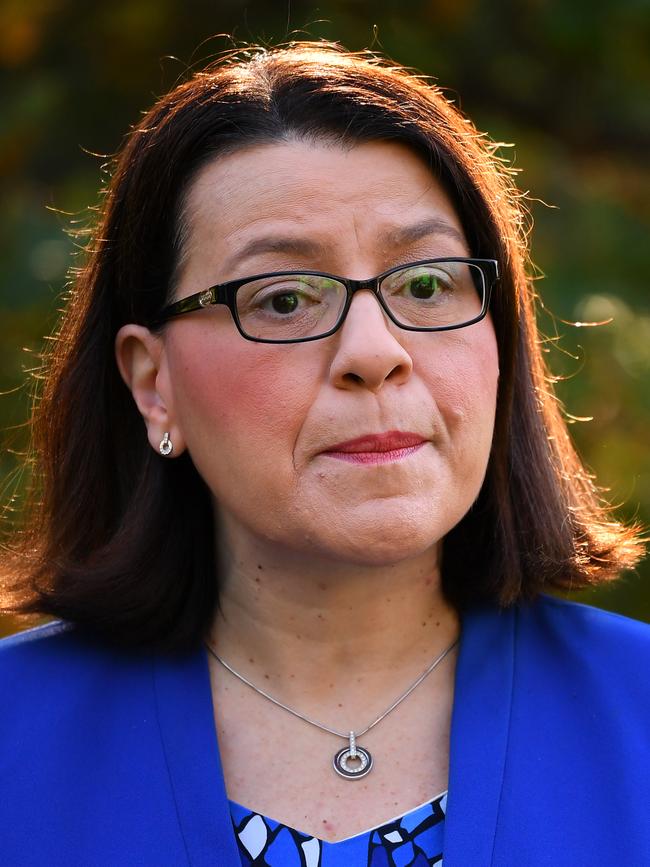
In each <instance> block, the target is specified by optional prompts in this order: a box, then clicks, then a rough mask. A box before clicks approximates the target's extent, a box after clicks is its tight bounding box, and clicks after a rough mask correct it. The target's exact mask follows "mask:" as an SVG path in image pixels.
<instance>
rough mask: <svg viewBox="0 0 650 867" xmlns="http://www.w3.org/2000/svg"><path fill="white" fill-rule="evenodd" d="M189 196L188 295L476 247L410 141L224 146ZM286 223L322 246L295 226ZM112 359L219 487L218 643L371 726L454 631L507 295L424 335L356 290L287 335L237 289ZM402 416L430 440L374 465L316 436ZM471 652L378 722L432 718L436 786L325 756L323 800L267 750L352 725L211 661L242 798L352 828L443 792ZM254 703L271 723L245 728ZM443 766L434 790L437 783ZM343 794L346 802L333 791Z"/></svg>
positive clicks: (391, 423)
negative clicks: (333, 453)
mask: <svg viewBox="0 0 650 867" xmlns="http://www.w3.org/2000/svg"><path fill="white" fill-rule="evenodd" d="M185 214H186V219H187V224H188V240H187V245H186V249H185V250H184V254H183V259H182V267H181V269H180V276H179V278H178V281H177V286H176V291H175V297H176V298H182V297H185V296H187V295H190V294H193V293H195V292H197V291H200V290H201V289H204V288H206V287H208V286H211V285H213V284H214V283H217V282H222V281H226V280H228V279H234V278H237V277H244V276H248V275H252V274H257V273H261V272H264V271H274V270H282V269H296V268H301V267H304V268H307V269H315V270H323V271H328V272H330V273H333V274H340V275H343V276H347V277H351V278H358V279H361V278H367V277H370V276H374V275H376V274H378V273H380V272H382V271H384V270H387V269H388V268H390V267H392V266H394V265H397V264H400V263H405V262H409V261H415V260H417V259H423V258H428V257H438V256H445V255H450V256H463V255H471V251H470V250H469V249H468V247H467V243H466V241H465V238H464V235H463V230H462V226H461V223H460V220H459V218H458V215H457V214H456V212H455V210H454V208H453V206H452V204H451V202H450V200H449V198H448V197H447V195H446V194H445V192H444V190H443V189H442V187H441V186H440V184H439V183H438V182H437V181H436V180H435V179H434V178H433V177H432V175H431V173H430V172H429V170H428V168H427V166H426V165H425V164H424V163H423V162H422V161H421V159H420V158H419V157H418V156H417V155H415V154H413V153H412V152H411V151H410V150H409V149H407V148H406V147H405V146H404V145H402V144H399V143H394V142H373V143H364V144H361V145H356V146H354V147H352V148H349V149H343V148H341V147H340V146H338V145H315V144H313V143H308V142H305V141H288V142H283V143H279V144H268V145H258V146H255V147H250V148H247V149H244V150H241V151H238V152H236V153H233V154H231V155H229V156H226V157H222V158H217V159H216V160H214V161H213V162H212V163H210V164H208V165H207V166H206V167H205V168H204V169H203V170H202V171H201V172H200V174H199V175H198V177H197V178H196V179H195V181H194V183H193V184H192V186H191V188H190V190H189V194H188V197H187V200H186V207H185ZM423 220H434V221H437V228H436V226H435V225H432V227H431V230H430V231H428V232H427V233H426V234H424V235H423V236H422V237H419V238H418V239H412V240H410V241H408V242H407V241H399V242H398V241H397V239H396V238H395V237H394V236H395V232H396V230H398V229H403V228H405V227H408V226H411V225H414V224H416V223H420V222H421V221H423ZM391 234H392V237H389V236H390V235H391ZM261 238H270V239H273V240H274V241H275V244H274V245H273V249H271V247H270V246H269V249H267V250H266V252H264V251H262V250H259V249H258V251H257V252H252V253H250V255H247V256H245V257H242V251H244V248H245V247H246V246H247V245H249V243H250V242H251V241H254V240H259V239H261ZM287 238H291V239H293V240H294V241H298V242H303V245H304V242H305V241H309V242H311V243H312V244H313V243H314V242H318V244H319V245H320V247H319V249H317V250H308V249H301V248H300V246H296V245H295V244H294V245H293V246H291V245H289V246H288V245H286V244H284V245H282V244H278V240H279V239H287ZM116 357H117V361H118V365H119V368H120V371H121V374H122V376H123V378H124V380H125V382H126V383H127V385H128V386H129V388H130V389H131V391H132V393H133V396H134V399H135V401H136V403H137V405H138V408H139V410H140V412H141V414H142V416H143V419H144V422H145V424H146V427H147V435H148V438H149V442H150V443H151V446H152V448H154V449H155V450H156V451H157V450H158V444H159V442H160V440H161V439H162V436H163V433H164V432H165V431H169V434H170V437H171V439H172V442H173V443H174V452H173V456H177V455H178V454H180V453H182V452H183V451H184V450H185V449H187V450H188V451H189V453H190V455H191V456H192V460H193V462H194V464H195V466H196V468H197V470H198V472H199V473H200V474H201V476H202V477H203V478H204V479H205V481H206V483H207V485H208V486H209V488H210V490H211V492H212V494H213V500H214V512H215V520H216V526H217V528H218V533H217V534H216V535H217V537H218V545H219V551H220V556H221V559H222V564H223V565H222V569H223V573H224V576H223V579H222V591H221V608H222V612H220V613H219V614H218V615H217V616H216V618H215V622H214V628H213V630H212V634H211V639H212V644H213V646H214V647H215V648H216V650H217V652H218V653H219V654H220V655H222V656H223V657H224V658H225V659H226V660H227V661H228V662H229V663H230V664H231V665H232V666H233V667H234V668H235V669H236V670H237V671H239V672H241V673H242V674H244V675H245V676H247V677H248V678H249V679H251V680H252V681H253V682H254V683H256V684H258V685H259V686H261V687H262V688H263V689H266V690H267V691H269V692H270V693H271V694H272V695H274V696H275V697H277V698H278V699H279V700H280V701H283V702H284V703H286V704H288V705H289V706H290V707H295V708H296V709H298V710H300V711H301V712H302V713H304V714H307V715H309V716H311V717H312V718H314V719H316V720H318V721H319V722H322V723H323V724H325V725H329V726H331V727H333V728H335V729H339V730H341V729H342V730H348V729H350V728H353V727H354V728H355V729H357V730H359V729H362V728H363V727H365V726H366V725H367V724H368V723H369V722H370V721H371V720H372V719H374V718H375V717H376V716H378V715H379V714H380V713H382V712H383V711H384V710H385V709H386V708H387V707H388V705H389V704H390V703H392V701H394V699H395V698H396V697H397V696H398V695H400V693H401V692H403V691H404V690H405V689H406V688H407V687H408V686H409V685H410V683H412V682H413V681H414V680H415V678H416V677H417V676H418V674H420V673H421V672H422V671H423V670H424V669H425V668H426V667H427V666H428V664H429V663H430V662H431V661H432V660H433V658H434V657H435V656H437V655H438V654H439V653H440V652H441V651H442V650H443V649H445V648H446V647H448V646H449V645H450V644H451V643H452V642H453V641H454V640H455V639H456V638H457V637H458V634H459V626H460V624H459V619H458V616H457V614H456V612H455V611H453V609H452V608H451V607H450V606H449V605H448V604H447V603H446V601H445V600H444V598H443V596H442V593H441V586H440V572H439V560H440V553H441V543H442V540H443V539H444V536H445V535H446V533H448V532H449V530H450V529H451V528H452V527H453V526H454V525H455V524H456V523H458V521H459V520H460V519H461V518H462V517H463V515H464V514H465V513H466V512H467V510H468V509H469V508H470V506H471V504H472V503H473V502H474V500H475V499H476V497H477V495H478V493H479V490H480V487H481V484H482V481H483V478H484V475H485V471H486V467H487V462H488V456H489V451H490V444H491V440H492V433H493V427H494V415H495V406H496V393H497V383H498V375H499V371H498V359H497V346H496V339H495V335H494V330H493V326H492V322H491V320H490V318H489V316H488V317H487V318H486V319H484V320H483V321H482V322H480V323H477V324H475V325H473V326H470V327H468V328H464V329H459V330H457V331H451V332H440V333H436V334H431V333H428V334H427V333H419V334H418V333H413V332H407V331H403V330H401V329H399V328H398V327H397V326H395V325H393V323H391V322H390V321H389V320H388V319H387V318H386V317H385V315H384V314H383V312H382V310H381V309H380V307H379V305H378V303H377V301H376V299H375V298H374V297H373V296H372V295H371V294H370V293H368V292H361V293H358V294H357V295H356V296H355V298H354V300H353V302H352V305H351V308H350V311H349V314H348V317H347V319H346V321H345V322H344V324H343V326H342V327H341V328H340V330H339V331H338V332H337V333H336V334H334V335H332V336H331V337H328V338H325V339H322V340H319V341H315V342H313V343H304V344H294V345H286V346H277V345H264V344H256V343H252V342H250V341H246V340H244V339H243V338H242V337H241V336H240V335H239V333H238V332H237V330H236V328H235V325H234V323H233V322H232V319H231V317H230V313H229V311H228V310H227V309H226V308H225V307H210V308H207V309H204V310H200V311H196V312H194V313H190V314H188V315H185V316H183V317H180V318H179V319H178V320H175V321H173V322H171V323H169V324H168V326H167V327H166V329H165V330H164V332H163V334H162V335H161V336H155V335H153V334H151V333H150V332H149V331H148V330H147V329H146V328H143V327H141V326H137V325H133V324H129V325H126V326H124V327H123V328H121V329H120V332H119V334H118V335H117V339H116ZM389 430H402V431H412V432H416V433H419V434H421V435H422V436H424V437H425V438H426V439H427V443H426V445H425V446H424V447H423V448H420V449H419V450H418V451H416V452H415V453H413V454H411V455H410V456H408V457H406V458H403V459H401V460H398V461H395V462H392V463H384V464H379V465H359V464H353V463H348V462H344V461H339V460H336V459H334V458H332V457H328V456H325V455H323V454H322V451H323V449H326V448H327V447H329V446H331V445H333V444H335V443H338V442H341V441H343V440H348V439H351V438H355V437H358V436H361V435H362V434H367V433H382V432H385V431H389ZM171 459H173V457H172V458H168V460H171ZM455 659H456V651H454V652H452V653H451V654H449V656H448V657H446V659H445V660H444V661H443V663H441V665H440V666H439V667H438V668H437V669H436V670H435V671H434V672H433V673H432V674H431V675H430V676H429V677H428V678H427V680H426V681H425V682H424V683H423V684H422V685H421V686H420V687H418V689H417V690H416V691H415V692H414V693H413V694H412V696H409V698H408V699H407V700H406V701H405V702H404V703H403V704H402V705H401V706H400V707H399V708H398V709H396V710H395V711H394V712H393V713H392V714H391V715H390V716H389V717H387V718H386V720H385V721H382V723H381V724H380V725H378V726H377V728H376V729H373V730H372V731H371V732H369V733H368V735H366V736H365V738H364V739H362V740H361V741H360V742H361V743H362V744H364V745H366V746H367V747H368V748H370V749H371V750H379V749H380V748H381V746H382V744H383V739H384V738H387V739H390V738H391V737H393V738H395V737H402V738H403V737H404V732H405V731H407V730H408V731H410V730H413V731H414V732H415V731H419V728H418V727H420V726H424V727H423V728H422V733H423V736H424V734H425V733H426V731H427V728H426V726H427V725H428V726H430V727H431V728H435V731H436V737H435V738H432V739H431V743H432V744H435V746H433V747H432V749H433V753H432V755H431V756H429V757H428V761H425V762H424V764H423V762H422V756H420V758H419V762H420V764H419V765H418V767H422V768H424V776H423V778H422V781H421V786H422V791H420V789H417V790H416V789H415V788H413V787H411V788H408V787H404V786H403V787H402V788H399V786H397V787H396V786H394V785H393V782H392V779H391V777H390V774H391V773H393V774H394V772H395V770H396V769H395V767H394V766H392V765H391V764H390V762H389V761H386V762H385V763H384V770H383V771H382V770H381V769H380V768H379V767H378V768H377V770H373V772H372V773H371V774H370V775H369V777H367V778H365V780H364V781H357V782H355V783H350V782H348V781H345V780H340V779H339V778H337V777H336V775H335V774H334V773H333V772H332V770H331V768H329V770H328V769H327V767H325V769H324V771H323V777H322V779H321V778H320V777H319V776H318V772H317V771H315V776H313V777H310V792H311V793H312V796H313V798H312V801H311V802H309V803H308V804H306V802H305V797H306V794H305V793H304V792H302V793H298V794H297V795H296V796H295V797H293V796H289V795H288V794H287V793H286V792H285V791H281V790H279V789H277V788H274V784H273V779H274V775H276V777H277V773H278V768H277V767H276V765H274V763H273V762H272V761H271V759H270V758H269V754H270V753H271V752H272V751H273V749H275V748H276V747H278V746H279V745H281V744H282V743H284V741H283V738H286V737H287V735H290V737H291V738H292V744H293V751H294V753H295V756H296V760H298V758H299V757H301V756H302V757H303V758H304V760H305V761H309V762H310V764H312V765H313V763H314V760H313V754H314V753H317V754H320V755H323V754H324V755H325V756H329V755H331V754H332V753H333V752H334V751H335V749H337V748H339V747H340V746H341V745H342V744H343V742H342V741H339V742H334V738H333V737H332V736H331V735H328V734H326V733H324V732H321V731H319V730H316V729H314V728H313V727H312V726H308V725H307V724H305V723H304V722H302V721H299V720H296V719H295V718H293V717H290V716H289V715H288V714H287V713H286V712H285V711H282V710H281V709H278V708H276V707H275V706H273V705H272V704H271V703H270V702H268V701H266V700H265V699H264V698H262V697H261V696H259V695H257V694H255V693H253V692H252V691H251V690H250V689H249V688H248V687H246V686H245V685H243V684H241V683H240V682H239V681H237V680H236V679H234V678H233V676H232V675H230V674H227V673H225V671H224V670H223V669H221V667H220V666H218V663H216V662H215V661H214V660H213V661H212V675H213V681H212V684H213V695H214V699H215V716H216V721H217V726H218V730H219V740H220V746H221V750H222V756H223V761H224V774H225V777H226V782H227V786H228V792H229V795H230V797H232V798H233V799H235V800H239V801H240V803H245V804H248V805H249V806H254V807H255V808H257V809H260V811H264V810H266V812H267V814H268V815H271V816H274V817H276V818H278V817H279V814H280V813H282V816H281V817H280V818H281V820H283V821H287V822H289V823H291V822H293V823H294V827H298V828H301V829H304V830H308V831H311V832H312V833H317V834H319V836H321V837H322V838H325V839H340V838H342V837H345V836H349V835H350V834H353V833H356V832H358V831H360V830H362V829H363V828H367V827H368V826H369V823H370V821H371V820H372V819H373V817H374V816H377V817H378V818H377V820H376V821H377V822H379V821H382V820H383V819H386V818H387V817H388V816H390V815H395V814H396V813H397V812H398V808H397V805H398V804H399V808H400V809H402V808H403V809H410V808H412V807H413V806H415V805H416V804H418V803H421V802H422V801H424V800H425V799H426V798H427V797H431V796H432V795H433V794H435V793H436V792H437V791H442V790H443V789H444V787H445V785H446V761H447V754H446V744H447V741H446V738H447V737H448V730H449V716H450V713H451V706H452V697H453V673H454V667H455ZM353 675H354V676H353ZM251 716H253V718H255V719H256V720H257V721H258V722H259V724H260V728H259V731H262V730H263V731H264V732H265V738H266V739H265V740H263V741H260V739H259V737H258V738H257V739H255V738H253V737H252V736H251V735H250V728H251V727H250V726H242V722H243V721H245V720H250V719H251ZM262 727H263V728H262ZM396 727H397V728H396ZM400 727H401V728H400ZM406 727H410V728H406ZM247 738H250V739H249V740H247ZM260 744H262V745H260ZM337 744H338V746H337ZM387 752H390V750H389V749H388V747H387ZM247 755H248V756H250V757H251V759H250V760H251V765H253V764H254V765H255V770H254V771H253V770H252V768H248V767H247V765H246V762H245V761H244V760H243V759H242V757H243V756H247ZM377 755H379V753H377ZM236 757H237V758H236ZM326 764H327V762H325V765H326ZM382 774H387V775H388V776H382ZM401 776H404V775H403V774H401ZM411 776H412V779H416V777H417V774H416V773H415V769H414V772H413V773H412V775H411ZM332 777H336V779H332ZM251 779H253V780H254V782H255V788H254V789H251V788H250V782H249V783H248V784H247V782H246V781H247V780H249V781H250V780H251ZM432 779H433V781H434V782H433V785H434V786H435V785H438V786H440V788H437V789H434V790H433V791H431V785H432V783H431V780H432ZM387 785H390V787H391V788H390V792H389V790H388V789H387V788H386V786H387ZM417 785H420V782H418V783H417ZM247 786H248V787H247ZM314 786H316V790H317V794H316V795H314V794H313V793H314V791H315V789H314ZM342 795H345V799H344V800H345V804H344V806H342V807H340V808H338V809H337V808H335V807H332V804H336V803H337V799H338V798H340V797H341V796H342ZM421 795H423V797H421ZM253 798H255V799H256V800H255V803H254V804H251V799H253ZM319 798H320V800H319ZM323 804H327V805H328V806H327V810H328V814H327V818H326V819H325V820H322V819H321V817H322V815H323V809H324V807H323ZM393 805H395V806H393ZM322 821H325V823H326V824H325V825H322V824H321V822H322ZM355 822H356V825H355Z"/></svg>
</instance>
